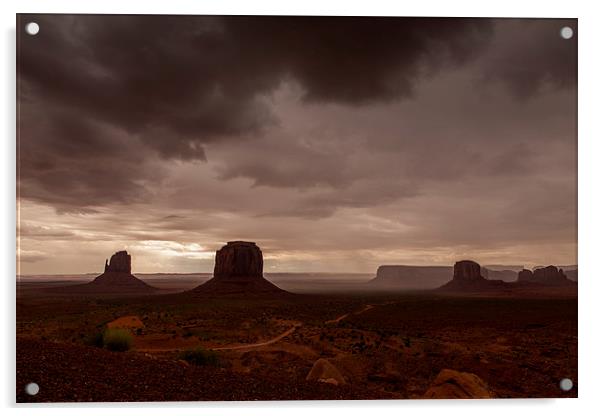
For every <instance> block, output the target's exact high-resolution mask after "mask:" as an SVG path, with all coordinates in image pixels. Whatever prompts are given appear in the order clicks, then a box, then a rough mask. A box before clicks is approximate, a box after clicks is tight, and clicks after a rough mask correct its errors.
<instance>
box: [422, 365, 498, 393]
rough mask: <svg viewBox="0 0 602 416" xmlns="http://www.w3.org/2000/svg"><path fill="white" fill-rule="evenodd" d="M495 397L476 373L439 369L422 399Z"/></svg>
mask: <svg viewBox="0 0 602 416" xmlns="http://www.w3.org/2000/svg"><path fill="white" fill-rule="evenodd" d="M493 397H495V395H494V394H493V392H492V391H491V390H489V387H488V386H487V384H486V383H485V382H484V381H483V380H481V379H480V378H479V377H478V376H477V375H475V374H472V373H463V372H460V371H455V370H449V369H445V370H441V372H439V374H438V375H437V377H435V380H434V381H433V382H432V383H431V386H430V387H429V388H428V390H427V391H426V393H424V396H423V398H424V399H490V398H493Z"/></svg>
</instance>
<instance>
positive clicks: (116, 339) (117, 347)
mask: <svg viewBox="0 0 602 416" xmlns="http://www.w3.org/2000/svg"><path fill="white" fill-rule="evenodd" d="M102 341H103V345H104V347H105V348H106V349H108V350H110V351H127V350H129V349H130V348H131V346H132V335H131V334H130V333H129V331H127V330H125V329H120V328H115V329H107V330H106V331H105V332H104V334H103V337H102Z"/></svg>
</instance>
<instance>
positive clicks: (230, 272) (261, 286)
mask: <svg viewBox="0 0 602 416" xmlns="http://www.w3.org/2000/svg"><path fill="white" fill-rule="evenodd" d="M192 293H193V294H208V295H230V294H285V293H288V292H286V291H284V290H282V289H280V288H279V287H278V286H276V285H274V284H273V283H271V282H269V281H268V280H266V279H265V278H264V277H263V254H262V253H261V249H260V248H259V247H257V244H255V243H253V242H249V241H230V242H228V244H226V245H225V246H223V247H222V248H220V249H219V250H217V252H216V253H215V268H214V269H213V278H212V279H211V280H209V281H207V282H205V283H203V284H202V285H200V286H198V287H196V288H194V289H193V290H192Z"/></svg>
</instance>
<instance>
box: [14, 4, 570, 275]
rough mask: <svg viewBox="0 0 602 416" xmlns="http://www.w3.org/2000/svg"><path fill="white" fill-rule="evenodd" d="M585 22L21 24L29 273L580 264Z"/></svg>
mask: <svg viewBox="0 0 602 416" xmlns="http://www.w3.org/2000/svg"><path fill="white" fill-rule="evenodd" d="M29 21H36V22H38V23H39V24H40V32H39V34H38V35H36V36H29V35H27V34H25V33H24V32H23V26H24V24H25V23H27V22H29ZM576 24H577V23H576V21H575V20H555V19H550V20H527V19H524V20H515V19H494V20H488V19H424V18H320V17H314V18H311V17H215V16H201V17H192V16H178V17H176V16H172V17H165V16H163V17H160V16H93V15H79V16H69V15H43V16H36V15H21V16H20V18H19V29H18V30H19V40H18V42H19V46H18V78H19V79H18V100H19V106H18V117H19V124H18V133H19V147H18V151H19V152H18V153H19V154H18V157H19V161H18V192H19V201H18V203H19V224H18V233H19V235H20V247H19V252H18V253H19V260H20V273H21V274H51V273H85V272H98V271H101V269H102V267H103V266H104V259H105V258H107V257H109V256H110V255H111V254H112V253H113V252H115V251H117V250H121V249H127V250H128V251H129V252H131V253H132V254H133V267H134V272H207V271H211V270H212V268H213V258H214V253H215V250H216V249H217V248H219V247H220V246H222V245H223V244H224V243H225V242H227V241H229V240H238V239H243V240H250V241H255V242H257V243H258V244H259V245H260V247H261V248H262V249H263V252H264V257H265V268H266V271H268V272H269V271H281V272H286V271H332V272H372V271H374V270H375V269H376V267H377V266H378V265H380V264H415V265H431V264H433V265H435V264H437V265H451V264H453V262H455V261H456V260H460V259H463V258H470V259H474V260H477V261H479V262H481V263H483V264H491V263H495V264H524V265H527V266H533V265H539V264H574V263H575V262H576V233H577V227H576V215H577V209H576V208H577V202H576V192H577V187H576V183H577V174H576V167H577V154H576V150H577V149H576V147H577V137H576V121H577V120H576V110H577V107H576V105H577V104H576V81H577V68H576V66H577V63H576V58H577V43H576V42H577V41H576V31H577V30H576V29H577V27H576ZM564 26H571V27H572V28H573V29H574V31H575V36H574V37H573V38H572V39H570V40H566V39H563V38H562V37H561V36H560V29H561V28H562V27H564Z"/></svg>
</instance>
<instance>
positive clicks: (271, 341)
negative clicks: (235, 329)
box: [136, 322, 302, 353]
mask: <svg viewBox="0 0 602 416" xmlns="http://www.w3.org/2000/svg"><path fill="white" fill-rule="evenodd" d="M301 325H302V323H301V322H294V323H293V326H292V327H290V328H289V329H287V330H286V331H284V332H283V333H281V334H279V335H277V336H275V337H274V338H271V339H269V340H267V341H262V342H257V343H255V344H242V345H231V346H226V347H215V348H211V347H206V348H207V349H208V350H213V351H233V350H245V349H253V348H259V347H264V346H266V345H271V344H275V343H277V342H278V341H280V340H281V339H283V338H285V337H287V336H289V335H290V334H292V333H293V332H295V331H296V330H297V328H299V327H300V326H301ZM179 349H181V348H175V347H171V348H136V351H138V352H148V353H153V352H154V353H157V352H169V351H175V350H179Z"/></svg>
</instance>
